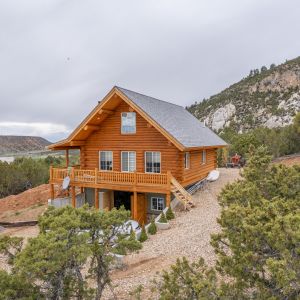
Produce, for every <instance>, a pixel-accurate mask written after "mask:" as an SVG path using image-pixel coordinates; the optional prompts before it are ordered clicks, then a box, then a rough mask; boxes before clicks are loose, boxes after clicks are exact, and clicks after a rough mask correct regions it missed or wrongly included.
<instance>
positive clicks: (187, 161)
mask: <svg viewBox="0 0 300 300" xmlns="http://www.w3.org/2000/svg"><path fill="white" fill-rule="evenodd" d="M187 155H188V160H187V159H186V156H187ZM190 165H191V155H190V152H184V169H185V170H188V169H189V168H190Z"/></svg>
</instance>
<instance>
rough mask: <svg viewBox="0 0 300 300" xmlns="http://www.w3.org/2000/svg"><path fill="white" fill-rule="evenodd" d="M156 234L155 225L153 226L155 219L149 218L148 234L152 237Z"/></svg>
mask: <svg viewBox="0 0 300 300" xmlns="http://www.w3.org/2000/svg"><path fill="white" fill-rule="evenodd" d="M156 232H157V227H156V224H155V219H154V218H153V217H152V218H151V223H150V225H149V227H148V233H149V234H151V235H153V234H155V233H156Z"/></svg>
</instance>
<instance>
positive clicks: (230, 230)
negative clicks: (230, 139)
mask: <svg viewBox="0 0 300 300" xmlns="http://www.w3.org/2000/svg"><path fill="white" fill-rule="evenodd" d="M254 149H255V148H254ZM250 152H251V153H252V156H251V157H250V159H249V161H248V164H247V166H246V167H245V169H244V172H243V173H242V177H243V178H242V179H241V180H238V181H236V182H234V183H232V184H230V185H227V186H226V187H225V188H224V189H223V191H222V192H221V194H220V196H219V203H220V205H221V207H222V212H221V217H220V219H219V220H218V222H219V224H220V226H221V232H220V233H218V234H215V235H212V240H211V243H212V245H213V247H214V249H215V252H216V254H217V262H216V268H215V270H213V269H209V268H207V267H206V266H205V265H204V263H203V260H200V263H199V264H198V265H197V264H189V263H188V262H187V261H186V260H185V259H183V260H182V261H181V260H179V261H177V263H176V264H175V265H174V266H173V267H172V268H171V271H169V272H164V273H163V274H162V277H161V278H160V280H159V281H158V282H157V283H156V287H157V291H158V293H159V294H160V299H224V300H225V299H298V297H299V295H300V271H299V270H300V259H299V258H300V256H299V255H300V254H299V245H300V201H299V199H300V184H299V183H300V167H299V166H293V167H290V168H288V167H286V166H283V165H271V164H270V161H271V157H270V155H268V151H267V150H266V149H265V148H264V147H259V148H257V149H255V151H253V149H251V151H250ZM223 276H224V277H223ZM222 278H226V281H225V280H223V279H222Z"/></svg>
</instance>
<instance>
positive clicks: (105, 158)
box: [100, 151, 113, 171]
mask: <svg viewBox="0 0 300 300" xmlns="http://www.w3.org/2000/svg"><path fill="white" fill-rule="evenodd" d="M112 169H113V152H112V151H100V170H103V171H112Z"/></svg>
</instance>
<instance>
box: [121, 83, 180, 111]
mask: <svg viewBox="0 0 300 300" xmlns="http://www.w3.org/2000/svg"><path fill="white" fill-rule="evenodd" d="M115 87H116V88H117V89H120V90H125V91H128V92H132V93H136V94H139V95H141V96H144V97H148V98H152V99H154V100H156V101H161V102H164V103H168V104H171V105H175V106H178V107H180V108H183V109H185V108H184V107H183V106H181V105H179V104H175V103H172V102H168V101H165V100H161V99H157V98H155V97H152V96H148V95H145V94H142V93H139V92H135V91H132V90H128V89H125V88H122V87H120V86H117V85H116V86H115Z"/></svg>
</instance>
